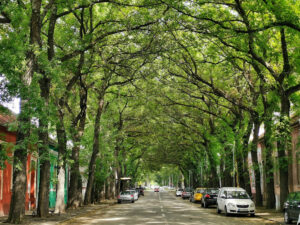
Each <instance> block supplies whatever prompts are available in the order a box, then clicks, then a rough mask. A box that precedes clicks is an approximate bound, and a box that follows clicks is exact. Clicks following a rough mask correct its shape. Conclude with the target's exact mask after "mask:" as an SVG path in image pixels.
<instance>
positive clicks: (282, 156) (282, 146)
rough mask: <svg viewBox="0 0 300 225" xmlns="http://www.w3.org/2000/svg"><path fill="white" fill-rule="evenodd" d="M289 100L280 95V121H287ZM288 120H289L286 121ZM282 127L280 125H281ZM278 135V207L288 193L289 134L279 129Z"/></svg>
mask: <svg viewBox="0 0 300 225" xmlns="http://www.w3.org/2000/svg"><path fill="white" fill-rule="evenodd" d="M289 114H290V102H289V99H288V97H287V96H286V95H284V94H283V95H282V96H281V112H280V122H287V120H286V119H285V118H290V116H289ZM288 122H289V121H288ZM281 127H282V126H281ZM279 133H280V135H281V136H280V137H279V139H278V141H277V150H278V160H279V177H280V207H281V208H283V204H284V202H285V201H286V199H287V196H288V194H289V172H288V165H289V156H290V150H291V149H290V144H289V142H290V140H288V138H289V136H290V134H286V130H284V129H282V130H281V129H280V130H279Z"/></svg>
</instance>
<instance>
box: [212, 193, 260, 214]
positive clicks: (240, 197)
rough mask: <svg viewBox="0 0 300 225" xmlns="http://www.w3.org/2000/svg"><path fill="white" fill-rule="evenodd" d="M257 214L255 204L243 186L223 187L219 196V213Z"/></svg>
mask: <svg viewBox="0 0 300 225" xmlns="http://www.w3.org/2000/svg"><path fill="white" fill-rule="evenodd" d="M222 211H223V212H225V215H226V216H228V215H229V214H245V215H250V216H255V205H254V202H253V201H252V200H251V198H250V196H249V195H248V194H247V192H246V191H245V190H244V189H243V188H237V187H223V188H221V189H220V191H219V194H218V197H217V213H221V212H222Z"/></svg>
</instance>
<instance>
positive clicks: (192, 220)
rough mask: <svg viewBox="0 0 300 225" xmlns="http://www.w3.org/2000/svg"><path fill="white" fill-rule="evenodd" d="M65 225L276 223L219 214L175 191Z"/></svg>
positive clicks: (141, 198)
mask: <svg viewBox="0 0 300 225" xmlns="http://www.w3.org/2000/svg"><path fill="white" fill-rule="evenodd" d="M61 224H105V225H133V224H137V225H138V224H141V225H142V224H164V225H185V224H187V225H193V224H197V225H199V224H218V225H225V224H226V225H229V224H230V225H235V224H243V225H250V224H257V225H259V224H261V225H262V224H272V222H271V221H267V220H264V219H261V218H260V217H254V218H250V217H247V216H229V217H226V216H225V215H224V214H221V215H218V214H217V213H216V208H215V207H210V208H208V209H204V208H201V205H200V204H194V203H190V202H189V201H188V200H182V199H181V198H179V197H177V198H176V197H175V195H174V193H173V192H166V191H165V192H158V193H154V192H153V191H146V192H145V196H141V197H140V198H139V200H138V201H137V202H135V203H133V204H132V203H122V204H116V205H113V206H112V207H109V208H107V209H105V210H101V211H100V210H99V211H94V212H91V213H89V214H86V215H83V216H79V217H76V218H73V219H71V220H68V221H66V222H63V223H61Z"/></svg>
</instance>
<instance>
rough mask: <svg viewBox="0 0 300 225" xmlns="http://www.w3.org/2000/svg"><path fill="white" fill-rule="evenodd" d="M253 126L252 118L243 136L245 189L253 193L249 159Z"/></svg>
mask: <svg viewBox="0 0 300 225" xmlns="http://www.w3.org/2000/svg"><path fill="white" fill-rule="evenodd" d="M252 128H253V121H252V119H251V118H250V121H249V122H248V126H247V131H246V132H245V134H244V136H243V151H242V154H243V167H244V172H243V177H244V182H245V184H244V185H245V186H244V188H245V190H246V191H247V193H249V194H251V193H252V191H251V184H250V175H249V172H250V171H249V161H248V153H249V138H250V135H251V131H252Z"/></svg>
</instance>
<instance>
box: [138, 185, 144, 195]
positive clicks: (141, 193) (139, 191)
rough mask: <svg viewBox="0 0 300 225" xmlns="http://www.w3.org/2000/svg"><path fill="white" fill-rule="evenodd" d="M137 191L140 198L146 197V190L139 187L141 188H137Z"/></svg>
mask: <svg viewBox="0 0 300 225" xmlns="http://www.w3.org/2000/svg"><path fill="white" fill-rule="evenodd" d="M136 190H137V191H138V193H139V196H141V195H142V196H144V188H142V187H139V188H136Z"/></svg>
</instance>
